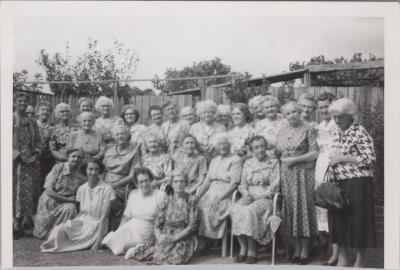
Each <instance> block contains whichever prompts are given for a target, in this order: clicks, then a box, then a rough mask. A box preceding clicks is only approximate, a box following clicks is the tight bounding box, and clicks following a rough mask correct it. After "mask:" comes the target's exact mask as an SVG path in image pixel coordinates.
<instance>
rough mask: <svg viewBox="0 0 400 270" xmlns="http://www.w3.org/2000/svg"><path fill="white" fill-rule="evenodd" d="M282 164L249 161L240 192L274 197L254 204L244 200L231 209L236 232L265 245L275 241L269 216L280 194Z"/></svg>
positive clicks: (244, 168)
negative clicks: (280, 167)
mask: <svg viewBox="0 0 400 270" xmlns="http://www.w3.org/2000/svg"><path fill="white" fill-rule="evenodd" d="M279 179H280V176H279V162H278V160H277V159H267V160H265V161H258V160H257V159H256V158H254V157H253V158H251V159H249V160H247V161H246V162H245V164H244V165H243V171H242V180H241V184H240V186H239V191H240V193H241V194H242V195H243V196H246V195H247V196H260V195H264V194H266V193H270V194H271V197H270V198H262V199H256V200H254V201H253V202H251V203H250V204H245V203H243V200H242V199H240V200H239V201H237V202H236V203H235V204H234V205H233V206H232V208H231V212H230V215H231V219H232V233H233V234H234V235H246V236H250V237H251V238H253V239H255V240H256V241H257V242H258V243H260V244H261V245H266V244H268V242H269V241H270V240H271V237H272V233H271V229H270V220H269V217H270V216H271V215H272V213H273V195H274V193H276V192H277V191H279Z"/></svg>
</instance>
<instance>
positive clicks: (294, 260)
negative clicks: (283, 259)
mask: <svg viewBox="0 0 400 270" xmlns="http://www.w3.org/2000/svg"><path fill="white" fill-rule="evenodd" d="M299 261H300V257H299V256H293V257H292V259H291V260H290V262H291V263H299Z"/></svg>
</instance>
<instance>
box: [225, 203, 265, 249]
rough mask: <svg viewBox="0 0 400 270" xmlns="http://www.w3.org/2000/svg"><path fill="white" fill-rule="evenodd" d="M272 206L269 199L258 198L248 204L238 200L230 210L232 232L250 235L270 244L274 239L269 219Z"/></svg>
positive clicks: (262, 243) (263, 243) (259, 241)
mask: <svg viewBox="0 0 400 270" xmlns="http://www.w3.org/2000/svg"><path fill="white" fill-rule="evenodd" d="M272 208H273V206H272V201H271V200H269V199H260V200H256V201H254V202H252V203H250V204H248V205H244V204H242V203H241V201H238V202H236V203H235V204H234V205H233V206H232V208H231V211H230V214H231V219H232V234H233V235H246V236H249V237H251V238H253V239H254V240H256V241H257V242H258V243H260V244H261V245H266V244H268V243H269V241H270V240H271V239H272V233H271V229H270V221H269V217H270V216H271V215H272Z"/></svg>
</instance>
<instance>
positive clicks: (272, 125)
mask: <svg viewBox="0 0 400 270" xmlns="http://www.w3.org/2000/svg"><path fill="white" fill-rule="evenodd" d="M263 107H264V111H265V115H266V117H265V119H263V120H261V121H260V123H259V129H258V133H257V134H256V135H261V136H263V137H264V138H265V139H266V140H267V144H268V145H267V150H268V151H269V152H268V153H269V154H270V155H271V156H272V153H273V151H274V150H275V149H276V147H275V144H276V135H277V134H278V132H279V130H280V129H281V128H283V127H284V126H285V125H286V124H287V121H286V119H284V118H283V116H282V115H281V114H279V113H278V112H279V100H278V99H277V98H276V97H272V96H271V97H266V99H265V101H264V103H263Z"/></svg>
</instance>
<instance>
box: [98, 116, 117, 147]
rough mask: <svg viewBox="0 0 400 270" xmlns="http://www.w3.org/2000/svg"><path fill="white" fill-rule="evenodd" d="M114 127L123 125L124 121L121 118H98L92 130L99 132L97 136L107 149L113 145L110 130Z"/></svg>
mask: <svg viewBox="0 0 400 270" xmlns="http://www.w3.org/2000/svg"><path fill="white" fill-rule="evenodd" d="M116 125H124V120H123V119H122V118H121V117H110V118H102V117H99V118H97V119H96V122H95V124H94V126H93V130H96V131H97V132H99V134H100V135H101V136H102V137H103V140H104V143H105V144H106V148H109V147H111V146H112V145H114V144H115V141H114V139H113V137H112V129H113V127H114V126H116Z"/></svg>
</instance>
